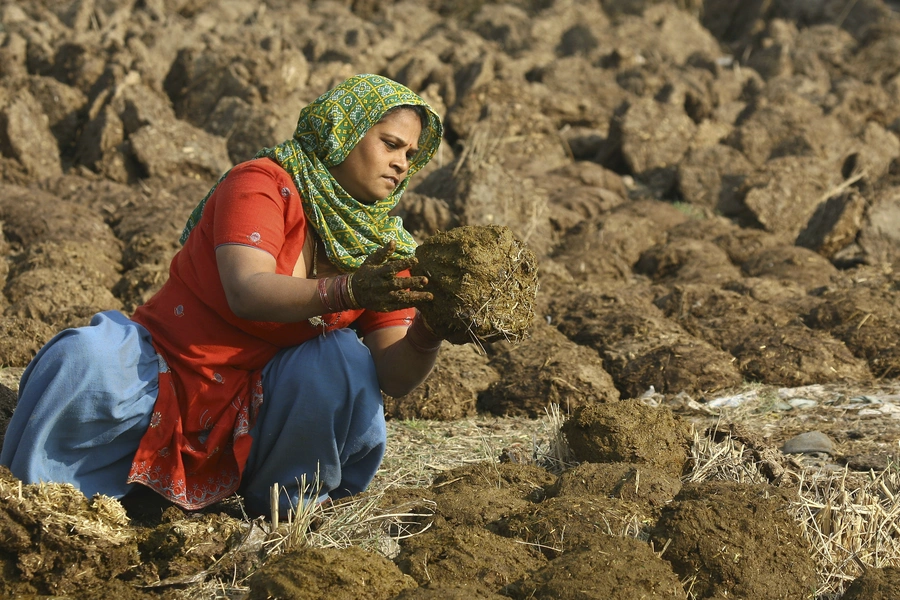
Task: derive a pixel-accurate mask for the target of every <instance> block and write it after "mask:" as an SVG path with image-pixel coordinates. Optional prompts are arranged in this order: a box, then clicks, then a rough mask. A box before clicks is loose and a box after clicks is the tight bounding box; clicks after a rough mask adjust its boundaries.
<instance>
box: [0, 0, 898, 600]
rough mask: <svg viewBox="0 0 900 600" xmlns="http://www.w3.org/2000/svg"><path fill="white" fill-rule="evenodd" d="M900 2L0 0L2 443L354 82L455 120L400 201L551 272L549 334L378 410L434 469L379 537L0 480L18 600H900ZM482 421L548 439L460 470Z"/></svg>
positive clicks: (482, 357)
mask: <svg viewBox="0 0 900 600" xmlns="http://www.w3.org/2000/svg"><path fill="white" fill-rule="evenodd" d="M894 11H895V9H894V8H893V7H892V4H891V3H884V2H882V1H881V0H816V1H815V2H809V1H807V0H760V1H758V2H740V3H736V2H728V1H724V0H671V1H664V0H510V1H508V2H499V1H498V2H489V1H482V0H467V1H464V2H452V1H446V0H428V1H426V2H413V1H412V0H385V1H383V2H375V1H372V0H352V1H351V0H340V1H338V0H336V1H330V2H324V1H323V2H309V3H306V2H287V1H283V0H266V1H264V2H257V3H247V2H241V1H239V0H128V1H125V2H119V1H115V2H114V1H112V0H63V1H55V0H54V1H50V0H38V1H28V2H26V1H24V0H0V226H2V233H3V235H2V236H0V255H2V257H3V259H4V260H0V282H3V294H2V295H0V332H2V335H0V367H2V369H0V383H2V384H4V386H3V387H2V388H0V430H2V431H5V423H6V422H7V421H8V419H9V416H10V414H11V413H12V411H13V409H14V406H15V392H14V390H15V389H16V386H17V378H18V376H19V375H20V374H21V372H22V369H23V368H24V367H25V366H26V365H27V364H28V362H29V360H30V359H31V358H32V357H33V356H34V354H35V353H36V352H37V351H38V350H39V348H40V347H41V346H42V345H43V344H44V343H45V342H46V341H48V340H49V339H50V338H51V337H52V336H53V335H54V334H55V333H56V332H58V331H60V330H61V329H63V328H66V327H71V326H80V325H84V324H86V323H87V321H88V320H89V318H90V316H91V315H93V314H94V313H96V312H98V311H102V310H120V311H122V312H124V313H126V314H129V313H130V312H131V311H133V310H134V308H135V307H136V306H138V305H139V304H140V303H141V302H143V301H145V300H146V299H148V298H149V297H150V296H151V295H152V294H153V293H154V292H155V291H156V290H157V289H159V287H160V286H161V285H162V283H163V281H164V280H165V278H166V276H167V273H168V264H169V261H170V260H171V257H172V256H173V254H174V253H175V252H176V251H177V249H178V239H179V234H180V231H181V228H182V226H183V225H184V222H185V219H186V217H187V215H188V214H189V213H190V210H191V209H192V208H193V207H194V206H195V205H196V203H197V202H198V201H199V200H200V199H201V198H203V196H204V195H205V193H206V191H207V190H208V189H209V187H210V186H211V185H212V184H213V183H214V182H215V181H216V179H217V178H218V177H219V176H220V175H221V173H223V172H224V171H225V170H227V169H228V168H229V167H230V166H232V165H233V164H235V163H238V162H241V161H243V160H246V159H248V158H250V157H252V156H253V154H254V153H255V152H256V151H257V150H258V149H259V148H262V147H264V146H271V145H273V144H275V143H279V142H281V141H282V140H283V139H284V138H286V137H287V136H289V135H290V134H291V133H292V131H293V126H294V123H295V120H296V117H297V114H298V112H299V110H300V108H301V107H302V106H303V105H304V104H305V103H307V102H309V101H311V100H312V99H314V98H315V97H317V96H318V95H319V94H320V93H322V92H323V91H325V90H326V89H328V88H329V87H331V86H332V85H333V84H335V83H337V82H339V81H341V80H343V79H344V78H346V77H347V76H349V75H352V74H354V73H362V72H377V73H382V74H384V75H387V76H389V77H392V78H394V79H396V80H398V81H400V82H402V83H404V84H406V85H408V86H410V87H411V88H412V89H414V90H415V91H417V92H420V93H421V94H422V95H423V96H424V97H425V98H426V99H428V100H429V102H430V103H432V105H433V106H434V108H435V109H436V110H437V111H438V112H439V113H440V114H441V115H442V116H443V118H444V121H445V126H446V127H445V140H444V143H443V144H442V147H441V150H440V152H439V153H438V155H437V156H436V158H435V160H434V161H432V163H431V164H430V165H429V166H428V167H426V169H425V170H424V171H423V172H421V173H420V174H418V175H417V176H416V178H415V180H414V181H413V183H412V185H411V186H410V188H409V190H408V192H407V193H406V194H405V195H404V197H403V199H402V202H401V204H400V206H398V208H397V214H399V215H400V216H402V217H403V218H404V222H405V224H406V226H407V228H408V229H409V230H410V231H411V232H412V233H413V234H414V236H415V237H416V238H417V239H418V240H419V241H420V242H423V243H424V242H426V240H428V239H429V238H431V237H432V236H434V235H435V234H440V235H442V236H448V235H449V236H451V237H452V235H453V234H451V233H448V232H450V231H453V230H457V231H458V229H457V228H460V227H468V226H503V228H504V231H508V232H509V233H510V234H511V236H512V238H513V239H511V240H507V247H511V248H512V249H513V250H516V249H519V250H521V249H525V250H527V260H526V261H524V263H523V264H524V267H525V268H523V270H522V279H521V280H517V285H521V286H522V287H523V288H526V289H531V288H530V287H529V286H533V285H534V284H535V283H539V287H538V288H537V292H536V296H535V297H534V302H533V306H531V307H529V309H530V310H529V312H533V314H534V321H533V323H532V324H531V326H530V327H523V326H522V324H521V323H520V322H516V323H513V324H512V325H511V326H510V325H509V324H506V323H505V324H503V326H502V327H501V328H500V329H501V330H504V328H505V330H506V331H510V332H512V333H513V335H508V336H505V337H506V339H497V336H493V337H492V335H491V334H488V335H487V336H479V343H478V344H468V345H460V346H455V345H450V344H446V345H445V347H444V348H443V349H442V350H441V354H440V356H439V359H438V364H437V367H436V369H435V372H434V373H433V374H432V376H431V377H430V379H429V380H428V381H427V382H426V383H425V384H424V385H423V386H421V387H420V388H419V389H418V390H416V391H415V392H413V393H411V394H410V395H408V396H406V397H402V398H390V397H386V398H385V408H386V412H387V414H388V416H389V419H390V425H391V427H392V429H391V431H392V432H394V434H395V435H394V437H393V438H392V439H393V442H392V443H394V444H395V445H396V446H395V450H393V452H394V454H393V455H391V454H389V457H388V463H386V464H390V465H394V464H399V463H402V462H403V460H404V459H405V460H406V461H407V463H408V464H411V463H418V464H420V465H424V467H423V469H422V473H423V475H422V476H420V477H418V478H413V479H415V481H408V482H398V481H397V480H394V479H392V478H391V475H392V473H394V471H393V470H392V468H393V467H391V468H389V467H387V466H386V467H385V470H384V472H383V474H381V475H379V480H378V481H377V485H376V486H375V487H377V488H378V490H377V492H378V493H377V494H376V493H374V491H373V493H371V494H369V496H368V498H369V500H368V501H369V502H371V504H372V506H370V507H369V508H368V509H367V510H372V511H375V512H376V513H377V514H379V515H381V517H380V519H381V520H378V519H375V518H374V517H372V518H371V519H370V520H369V521H368V522H376V521H377V522H379V523H382V522H383V523H384V524H385V526H384V530H383V531H382V532H381V534H380V535H377V536H374V537H373V538H371V539H376V540H378V541H377V543H375V542H371V543H368V542H367V543H362V544H354V543H350V542H348V541H346V540H343V541H342V539H338V538H337V537H335V536H332V537H330V538H329V543H317V544H311V543H308V542H309V540H311V539H316V540H318V542H322V541H323V540H324V539H325V537H327V536H325V534H324V533H322V532H330V531H332V530H330V529H328V528H329V527H333V526H334V522H333V520H329V518H328V516H329V515H331V516H332V517H334V516H335V515H339V514H341V513H340V510H341V507H340V506H338V507H333V508H329V509H327V510H328V511H332V512H327V511H326V510H325V509H323V511H324V512H323V514H321V515H314V516H313V518H312V520H311V521H310V522H309V523H306V522H304V524H305V525H308V527H306V530H308V532H307V533H308V535H307V534H304V536H301V537H302V539H301V541H300V542H298V543H296V544H294V546H293V547H294V549H293V550H291V551H289V552H282V551H280V550H279V548H285V547H287V546H286V544H284V543H283V540H284V535H282V534H280V533H279V532H283V531H285V524H281V527H280V529H278V528H274V527H273V524H272V523H265V522H260V521H258V520H257V521H254V520H250V519H247V518H246V517H245V515H243V514H242V511H241V504H240V499H239V498H234V499H232V500H229V501H228V502H225V503H223V504H222V505H217V506H215V507H213V509H212V510H207V511H203V512H201V513H196V514H185V513H183V512H182V511H180V510H178V509H176V508H172V507H168V508H167V507H164V506H160V505H158V504H154V503H153V502H152V499H150V498H140V499H138V500H136V501H134V502H131V503H130V504H129V505H127V506H124V507H123V506H122V505H121V504H120V503H118V502H116V501H111V500H109V499H105V498H99V497H98V498H91V499H88V498H84V497H83V496H82V495H80V494H79V493H78V492H77V491H75V490H72V489H70V488H66V487H65V486H58V485H39V486H35V485H26V486H22V485H21V482H18V481H16V480H15V478H14V477H12V475H11V474H9V473H8V472H0V532H2V534H0V595H4V596H6V597H16V596H19V597H28V596H29V595H35V596H37V597H41V596H53V597H73V598H98V597H121V598H123V599H129V598H234V599H244V598H248V599H250V598H252V599H256V598H276V597H277V598H320V597H324V596H325V595H326V593H327V595H328V597H331V598H338V599H340V598H354V599H356V598H372V599H384V600H388V599H394V598H396V599H405V600H408V599H418V598H422V599H425V598H450V599H452V598H515V599H525V598H529V599H530V598H547V599H549V598H558V599H563V600H566V599H575V598H579V599H583V598H598V599H599V598H603V599H608V598H616V599H621V600H631V599H632V598H634V599H637V598H690V599H692V600H724V599H725V598H748V599H750V598H752V599H754V600H767V599H785V600H788V599H790V600H796V599H798V598H810V599H813V598H814V599H816V600H836V599H838V598H841V597H845V598H848V599H849V598H853V599H856V598H868V599H873V600H878V599H889V598H897V597H900V591H898V588H900V551H898V550H897V548H898V546H900V532H898V529H897V527H896V524H895V523H894V519H895V517H897V518H900V507H898V505H897V502H896V498H900V496H898V491H900V482H898V477H897V475H898V472H897V469H896V464H897V457H898V455H900V448H898V446H897V444H898V441H900V276H898V275H897V272H898V269H900V137H898V136H900V17H898V15H897V13H895V12H894ZM427 247H428V244H423V246H422V248H427ZM511 252H512V251H511ZM513 254H515V255H516V257H520V256H522V253H521V252H518V250H516V251H515V252H513ZM508 257H509V258H513V256H512V254H510V255H509V256H508ZM516 264H518V263H516ZM534 265H536V266H537V271H536V273H537V282H535V280H534ZM484 266H485V267H490V266H496V265H492V264H491V261H485V263H484ZM503 276H504V275H503V274H498V275H496V277H497V278H498V280H499V278H500V277H503ZM447 283H448V284H454V283H459V282H454V281H453V276H452V274H451V276H450V277H449V279H448V282H447ZM501 287H502V286H501ZM476 291H477V290H476ZM495 291H496V290H495ZM532 295H533V294H531V293H529V301H530V297H531V296H532ZM476 297H479V296H477V295H476ZM513 304H514V303H513ZM468 317H469V318H470V319H472V315H468ZM449 327H450V329H452V325H450V326H449ZM494 329H496V327H495V328H494ZM523 331H524V333H523ZM499 337H504V336H499ZM520 338H523V339H520ZM555 406H558V407H559V410H560V411H561V415H562V416H563V418H562V419H561V427H560V428H558V435H557V436H556V437H553V434H551V436H550V437H551V438H552V441H553V444H551V445H552V448H553V450H554V452H544V451H541V452H538V451H537V450H534V449H533V448H532V447H531V446H532V445H533V446H534V447H537V442H538V440H536V438H535V440H534V443H533V444H532V443H531V441H530V440H531V438H532V435H533V434H532V433H531V432H532V431H533V430H534V428H535V427H537V423H539V422H540V421H541V419H542V418H544V417H546V415H547V414H548V411H550V414H553V408H552V407H555ZM471 422H477V423H478V425H477V427H475V431H476V433H474V434H472V435H473V437H475V438H478V437H479V436H482V437H485V438H486V437H489V436H490V435H492V434H491V432H492V431H494V430H495V429H496V428H498V427H500V425H499V424H500V423H503V424H505V425H504V426H508V425H509V424H510V423H516V424H518V425H517V427H518V432H519V433H520V434H521V435H520V438H519V439H518V441H517V442H515V443H512V444H508V445H503V446H502V447H496V448H494V450H496V452H492V453H491V454H490V455H489V456H487V457H485V456H483V455H479V453H478V452H474V451H472V452H470V453H469V454H468V455H465V454H453V455H452V456H449V455H448V456H440V452H438V451H437V450H436V449H438V448H442V447H444V446H443V444H445V443H447V442H448V441H449V440H453V439H454V438H455V437H460V438H462V437H465V436H466V435H468V434H467V433H466V432H469V433H471V431H472V429H466V428H465V427H463V425H461V424H462V423H471ZM435 431H441V432H445V433H442V434H436V433H434V432H435ZM404 440H406V441H408V442H409V443H408V444H406V443H405V442H404ZM458 441H461V440H458ZM401 442H404V443H401ZM398 446H403V447H404V448H406V447H407V446H408V447H409V448H410V451H409V454H406V455H403V454H402V453H401V452H399V451H398V450H397V449H396V447H398ZM564 450H565V451H567V452H568V453H566V452H564ZM557 451H558V452H557ZM726 456H728V457H731V458H730V459H729V460H731V459H732V458H733V460H732V462H729V463H728V464H727V465H726V464H724V463H723V460H724V458H723V457H726ZM438 463H439V464H438ZM832 492H834V495H830V494H832ZM842 499H843V500H842ZM848 499H849V500H848ZM851 500H852V502H851V504H852V507H854V510H853V511H850V512H853V516H852V518H851V517H849V516H847V514H848V513H843V512H841V508H840V506H839V504H840V502H842V501H847V502H849V501H851ZM353 502H357V500H354V501H353ZM349 506H350V507H357V508H358V506H360V505H356V504H352V503H351V504H350V505H349ZM366 506H368V505H366ZM860 507H862V508H860ZM345 508H347V507H345ZM895 509H896V512H894V511H895ZM384 515H401V516H399V517H396V518H388V517H385V516H384ZM297 518H298V519H299V516H298V517H297ZM880 519H884V520H883V521H881V520H880ZM892 523H893V525H892ZM851 530H852V531H853V532H855V533H853V534H852V536H850V534H849V533H848V532H850V531H851ZM868 531H874V532H876V533H875V534H873V535H872V537H865V535H863V533H864V532H868ZM317 535H318V536H319V537H316V536H317ZM329 535H331V534H329ZM335 535H336V534H335ZM847 536H850V537H847ZM278 540H282V542H281V543H280V544H279V543H278ZM895 543H896V544H897V545H894V544H895Z"/></svg>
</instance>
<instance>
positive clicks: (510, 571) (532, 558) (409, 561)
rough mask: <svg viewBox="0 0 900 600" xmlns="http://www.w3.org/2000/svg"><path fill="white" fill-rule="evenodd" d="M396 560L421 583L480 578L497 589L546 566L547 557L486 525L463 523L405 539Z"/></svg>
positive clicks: (483, 584)
mask: <svg viewBox="0 0 900 600" xmlns="http://www.w3.org/2000/svg"><path fill="white" fill-rule="evenodd" d="M396 562H397V565H398V566H399V567H400V570H401V571H403V572H404V573H406V574H408V575H409V576H411V577H412V578H413V579H415V580H416V581H417V582H418V583H419V584H425V583H428V582H429V581H434V582H438V583H457V584H461V583H468V584H470V585H472V584H475V582H477V585H478V586H479V587H482V588H483V589H485V590H487V591H493V592H497V591H499V590H501V589H502V588H503V587H504V586H506V585H508V584H510V583H512V582H513V581H516V580H517V579H519V578H521V577H523V576H524V575H526V574H528V573H531V572H533V571H536V570H537V569H539V568H540V567H542V566H543V565H544V564H546V559H545V558H544V557H543V555H541V553H540V552H538V551H537V550H535V549H533V548H531V547H529V546H528V545H526V544H521V543H519V542H517V541H515V540H511V539H509V538H505V537H502V536H499V535H497V534H495V533H491V532H490V531H487V530H486V529H481V528H473V527H467V526H459V527H455V528H453V529H449V530H448V529H442V530H431V531H426V532H425V533H423V534H421V535H418V536H415V537H411V538H409V539H407V540H404V541H403V542H401V549H400V555H399V556H398V557H397V559H396Z"/></svg>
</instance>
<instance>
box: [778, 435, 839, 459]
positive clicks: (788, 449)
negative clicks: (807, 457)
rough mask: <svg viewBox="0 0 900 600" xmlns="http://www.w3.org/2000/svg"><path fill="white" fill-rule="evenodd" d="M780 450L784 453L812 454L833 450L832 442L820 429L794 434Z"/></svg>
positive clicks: (826, 452)
mask: <svg viewBox="0 0 900 600" xmlns="http://www.w3.org/2000/svg"><path fill="white" fill-rule="evenodd" d="M781 451H782V452H784V453H785V454H813V453H818V452H821V453H823V454H831V453H833V452H834V442H833V441H831V438H830V437H828V436H827V435H825V434H824V433H822V432H821V431H807V432H805V433H801V434H799V435H795V436H794V437H792V438H791V439H789V440H788V441H786V442H785V443H784V446H783V447H782V448H781Z"/></svg>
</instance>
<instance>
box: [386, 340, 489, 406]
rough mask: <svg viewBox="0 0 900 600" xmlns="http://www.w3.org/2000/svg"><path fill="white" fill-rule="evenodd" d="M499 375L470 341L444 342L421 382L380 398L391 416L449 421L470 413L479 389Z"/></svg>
mask: <svg viewBox="0 0 900 600" xmlns="http://www.w3.org/2000/svg"><path fill="white" fill-rule="evenodd" d="M499 378H500V374H499V373H497V370H496V369H495V368H494V367H492V366H491V365H490V364H488V358H487V356H485V355H484V353H481V352H478V350H477V349H476V348H475V347H473V346H472V345H470V344H466V345H462V346H455V345H451V344H444V346H443V347H442V348H441V352H440V353H439V354H438V357H437V361H436V362H435V365H434V370H433V371H432V372H431V375H429V376H428V379H426V380H425V382H424V383H423V384H422V385H420V386H419V387H417V388H416V389H414V390H413V391H412V392H410V393H409V394H407V395H405V396H400V397H398V398H392V397H390V396H385V398H384V414H385V416H386V417H387V418H391V419H433V420H436V421H452V420H455V419H463V418H466V417H471V416H474V415H475V413H476V402H477V399H478V395H479V393H481V392H482V391H484V390H486V389H488V388H489V387H490V386H491V385H492V384H493V383H494V382H496V381H497V380H498V379H499Z"/></svg>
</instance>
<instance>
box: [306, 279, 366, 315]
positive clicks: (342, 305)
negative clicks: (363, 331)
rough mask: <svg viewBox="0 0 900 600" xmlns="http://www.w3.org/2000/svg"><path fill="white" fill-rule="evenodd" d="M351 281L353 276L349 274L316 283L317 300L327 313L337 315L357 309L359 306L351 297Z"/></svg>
mask: <svg viewBox="0 0 900 600" xmlns="http://www.w3.org/2000/svg"><path fill="white" fill-rule="evenodd" d="M352 279H353V274H352V273H351V274H344V275H338V276H337V277H328V278H322V279H319V280H318V281H317V283H316V289H317V290H318V292H319V300H320V301H321V302H322V306H324V307H325V311H326V312H327V313H337V312H341V311H345V310H355V309H358V308H359V304H358V303H357V302H356V298H355V297H354V296H353V288H352V287H351V285H352ZM329 282H333V284H332V285H331V294H329V293H328V284H329Z"/></svg>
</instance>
